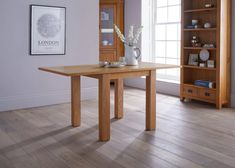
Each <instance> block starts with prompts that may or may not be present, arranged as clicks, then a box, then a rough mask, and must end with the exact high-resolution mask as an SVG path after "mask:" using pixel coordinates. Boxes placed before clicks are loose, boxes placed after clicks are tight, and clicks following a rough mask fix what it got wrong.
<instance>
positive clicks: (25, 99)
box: [0, 87, 98, 112]
mask: <svg viewBox="0 0 235 168" xmlns="http://www.w3.org/2000/svg"><path fill="white" fill-rule="evenodd" d="M97 98H98V87H91V88H81V99H82V100H87V99H97ZM70 101H71V94H70V90H63V91H51V92H47V93H40V94H35V95H17V96H11V97H0V112H2V111H9V110H16V109H23V108H31V107H39V106H45V105H52V104H60V103H67V102H70Z"/></svg>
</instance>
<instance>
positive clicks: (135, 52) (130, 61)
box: [125, 46, 141, 65]
mask: <svg viewBox="0 0 235 168" xmlns="http://www.w3.org/2000/svg"><path fill="white" fill-rule="evenodd" d="M125 49H126V63H127V65H138V64H139V63H138V58H139V57H140V55H141V52H140V49H139V48H138V47H136V46H126V47H125Z"/></svg>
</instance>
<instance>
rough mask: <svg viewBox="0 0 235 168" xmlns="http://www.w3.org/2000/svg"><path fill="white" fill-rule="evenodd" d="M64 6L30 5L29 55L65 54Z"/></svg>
mask: <svg viewBox="0 0 235 168" xmlns="http://www.w3.org/2000/svg"><path fill="white" fill-rule="evenodd" d="M65 50H66V8H65V7H58V6H45V5H30V55H65Z"/></svg>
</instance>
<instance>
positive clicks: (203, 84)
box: [194, 80, 214, 88]
mask: <svg viewBox="0 0 235 168" xmlns="http://www.w3.org/2000/svg"><path fill="white" fill-rule="evenodd" d="M194 85H196V86H201V87H206V88H214V82H211V81H205V80H195V81H194Z"/></svg>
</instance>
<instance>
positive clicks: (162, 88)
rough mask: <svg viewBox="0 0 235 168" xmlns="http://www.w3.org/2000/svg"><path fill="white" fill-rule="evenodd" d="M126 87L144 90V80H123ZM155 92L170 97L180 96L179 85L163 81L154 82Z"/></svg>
mask: <svg viewBox="0 0 235 168" xmlns="http://www.w3.org/2000/svg"><path fill="white" fill-rule="evenodd" d="M125 85H126V86H132V87H135V88H140V89H145V78H133V79H126V80H125ZM156 90H157V92H158V93H163V94H167V95H172V96H179V95H180V85H179V84H177V83H169V82H164V81H157V82H156Z"/></svg>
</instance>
